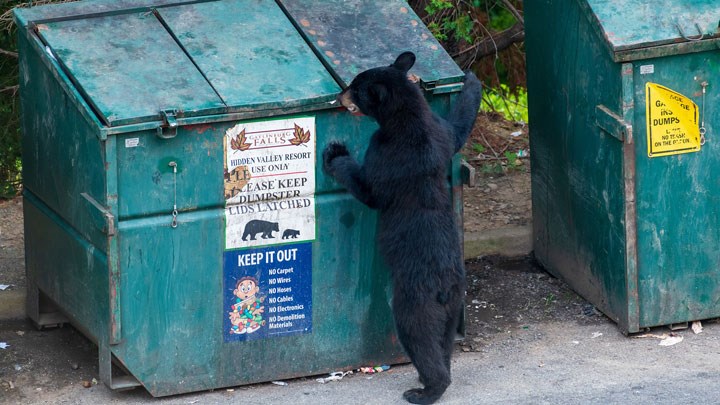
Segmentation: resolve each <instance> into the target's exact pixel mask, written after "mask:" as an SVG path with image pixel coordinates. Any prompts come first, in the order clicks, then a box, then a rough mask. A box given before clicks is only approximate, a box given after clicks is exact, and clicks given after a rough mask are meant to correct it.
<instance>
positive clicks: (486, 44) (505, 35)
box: [452, 22, 525, 58]
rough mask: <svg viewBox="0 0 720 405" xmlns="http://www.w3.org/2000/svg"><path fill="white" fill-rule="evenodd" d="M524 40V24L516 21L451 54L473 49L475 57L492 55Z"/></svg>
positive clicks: (459, 53) (458, 54)
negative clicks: (510, 25) (508, 26)
mask: <svg viewBox="0 0 720 405" xmlns="http://www.w3.org/2000/svg"><path fill="white" fill-rule="evenodd" d="M524 40H525V25H523V24H522V23H520V22H518V23H515V25H513V26H512V27H510V28H508V29H506V30H505V31H502V32H500V33H498V34H496V35H494V36H487V37H485V38H483V39H482V40H480V41H479V42H477V43H476V44H475V45H473V46H471V47H468V48H465V49H463V50H462V51H460V52H458V53H456V54H454V55H452V57H453V58H455V57H458V56H461V55H463V54H465V53H468V52H470V51H475V54H474V57H475V58H482V57H484V56H488V55H492V54H494V53H496V52H499V51H502V50H503V49H505V48H508V47H509V46H510V45H512V44H515V43H518V42H522V41H524Z"/></svg>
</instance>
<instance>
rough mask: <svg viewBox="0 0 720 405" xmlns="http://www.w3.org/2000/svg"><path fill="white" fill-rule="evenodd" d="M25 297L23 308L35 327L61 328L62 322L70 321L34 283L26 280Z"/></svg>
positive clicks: (41, 328) (39, 328)
mask: <svg viewBox="0 0 720 405" xmlns="http://www.w3.org/2000/svg"><path fill="white" fill-rule="evenodd" d="M27 283H28V286H27V298H26V301H25V307H26V308H25V310H26V312H27V316H28V318H30V320H31V321H32V322H33V324H34V325H35V328H37V329H38V330H43V329H46V328H55V327H58V328H61V327H62V326H63V325H64V324H66V323H68V322H70V321H69V320H68V318H67V317H66V316H65V315H63V313H62V312H60V310H58V308H57V306H56V305H55V304H54V303H53V302H52V301H51V300H50V298H48V297H47V295H45V294H44V293H43V292H42V291H40V289H38V288H37V286H36V285H35V283H33V282H31V280H29V279H28V280H27Z"/></svg>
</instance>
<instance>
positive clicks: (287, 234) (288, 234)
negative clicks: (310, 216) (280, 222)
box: [282, 229, 300, 239]
mask: <svg viewBox="0 0 720 405" xmlns="http://www.w3.org/2000/svg"><path fill="white" fill-rule="evenodd" d="M298 236H300V231H298V230H295V229H286V230H285V231H284V232H283V236H282V238H283V239H290V238H292V239H297V237H298Z"/></svg>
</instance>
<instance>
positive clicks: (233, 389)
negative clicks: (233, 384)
mask: <svg viewBox="0 0 720 405" xmlns="http://www.w3.org/2000/svg"><path fill="white" fill-rule="evenodd" d="M225 391H226V392H235V388H228V389H226V390H225Z"/></svg>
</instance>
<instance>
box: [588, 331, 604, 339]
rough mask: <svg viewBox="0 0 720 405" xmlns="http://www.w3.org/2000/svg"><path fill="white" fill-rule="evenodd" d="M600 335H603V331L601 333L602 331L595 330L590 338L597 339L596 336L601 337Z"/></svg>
mask: <svg viewBox="0 0 720 405" xmlns="http://www.w3.org/2000/svg"><path fill="white" fill-rule="evenodd" d="M600 336H602V333H600V332H594V333H593V334H592V336H590V338H591V339H595V338H599V337H600Z"/></svg>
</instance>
